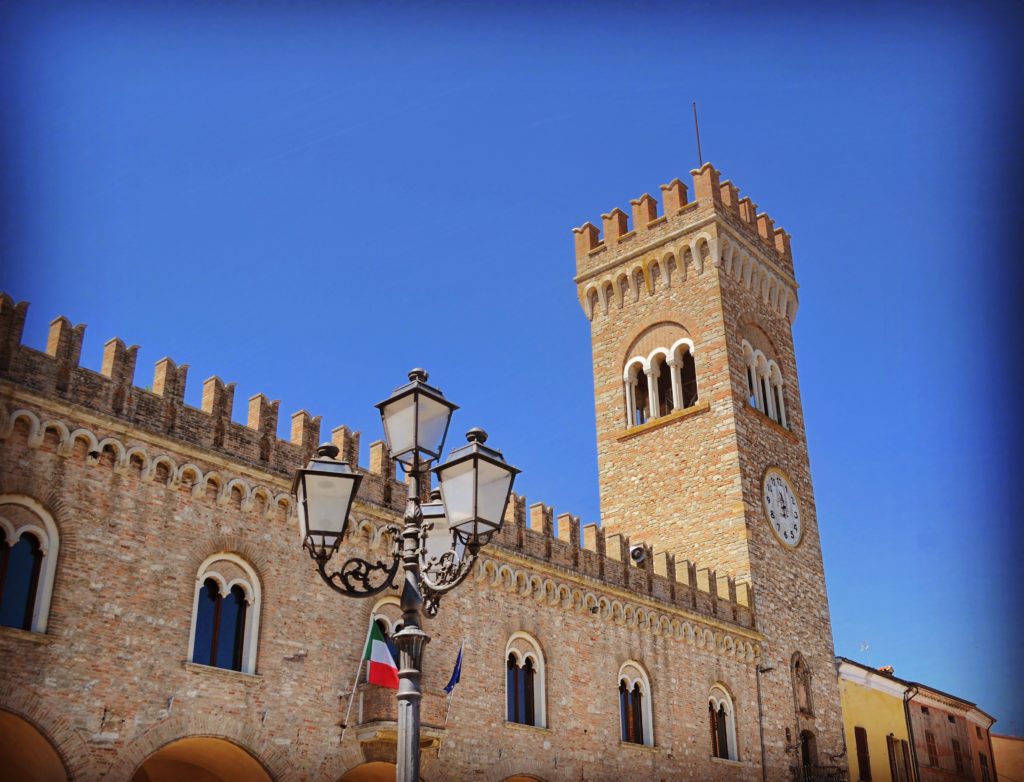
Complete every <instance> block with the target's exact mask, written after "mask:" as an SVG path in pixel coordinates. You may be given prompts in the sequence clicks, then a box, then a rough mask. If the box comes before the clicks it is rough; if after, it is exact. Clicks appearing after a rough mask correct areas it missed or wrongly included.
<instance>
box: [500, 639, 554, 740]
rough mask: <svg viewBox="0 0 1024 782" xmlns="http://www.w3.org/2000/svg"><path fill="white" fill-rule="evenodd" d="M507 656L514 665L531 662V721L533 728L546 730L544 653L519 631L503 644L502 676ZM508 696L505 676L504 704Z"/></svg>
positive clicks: (506, 716) (535, 641)
mask: <svg viewBox="0 0 1024 782" xmlns="http://www.w3.org/2000/svg"><path fill="white" fill-rule="evenodd" d="M509 655H514V656H515V658H516V664H517V665H520V666H523V665H526V661H527V660H532V661H533V719H534V723H535V724H534V726H533V727H536V728H546V727H547V726H548V702H547V687H546V685H545V680H546V678H547V668H546V667H545V665H544V652H543V650H542V649H541V648H540V643H539V642H538V641H537V639H536V638H534V637H533V636H532V635H530V634H529V633H524V632H520V631H517V632H514V633H512V635H510V636H509V637H508V643H506V644H505V656H504V657H503V658H502V666H501V671H502V674H503V675H504V674H505V673H506V670H507V666H508V658H509ZM508 696H509V692H508V676H507V675H505V703H506V704H507V703H508ZM507 712H508V710H507V708H506V714H505V719H506V721H507V720H508V713H507Z"/></svg>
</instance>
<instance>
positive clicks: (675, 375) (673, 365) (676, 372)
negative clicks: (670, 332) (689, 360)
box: [665, 356, 684, 410]
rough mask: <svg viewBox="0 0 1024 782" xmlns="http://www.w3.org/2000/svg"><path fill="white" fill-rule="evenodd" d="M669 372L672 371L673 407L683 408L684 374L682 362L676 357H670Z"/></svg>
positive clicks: (668, 361)
mask: <svg viewBox="0 0 1024 782" xmlns="http://www.w3.org/2000/svg"><path fill="white" fill-rule="evenodd" d="M665 363H666V364H668V368H669V372H671V373H672V409H673V410H682V409H683V406H684V405H683V375H682V362H681V361H680V360H679V359H678V358H677V357H676V356H672V358H670V359H668V360H667V361H666V362H665Z"/></svg>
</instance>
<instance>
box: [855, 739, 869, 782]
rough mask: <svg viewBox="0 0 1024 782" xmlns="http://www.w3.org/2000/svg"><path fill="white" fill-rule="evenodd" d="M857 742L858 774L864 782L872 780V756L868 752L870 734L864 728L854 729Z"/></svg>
mask: <svg viewBox="0 0 1024 782" xmlns="http://www.w3.org/2000/svg"><path fill="white" fill-rule="evenodd" d="M853 735H854V738H855V739H856V741H857V772H858V774H860V777H859V778H860V779H861V780H863V782H870V780H871V755H870V753H869V752H868V732H867V731H866V730H864V728H854V729H853Z"/></svg>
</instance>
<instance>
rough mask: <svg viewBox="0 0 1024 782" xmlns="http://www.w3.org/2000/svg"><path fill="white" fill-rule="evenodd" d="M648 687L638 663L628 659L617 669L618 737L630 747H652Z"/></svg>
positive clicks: (652, 728) (645, 677) (652, 727)
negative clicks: (635, 745)
mask: <svg viewBox="0 0 1024 782" xmlns="http://www.w3.org/2000/svg"><path fill="white" fill-rule="evenodd" d="M651 714H652V709H651V685H650V681H649V680H648V679H647V673H646V672H645V671H644V669H643V668H642V667H641V666H640V664H639V663H637V662H634V661H633V660H629V661H627V662H626V663H624V664H623V665H622V667H621V668H620V669H619V728H620V733H619V737H620V738H621V739H622V740H623V741H628V742H631V743H633V744H646V745H647V746H649V747H650V746H654V723H653V720H652V717H651Z"/></svg>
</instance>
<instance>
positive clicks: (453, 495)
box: [438, 459, 476, 527]
mask: <svg viewBox="0 0 1024 782" xmlns="http://www.w3.org/2000/svg"><path fill="white" fill-rule="evenodd" d="M475 461H476V460H475V459H467V460H466V461H464V462H458V463H456V464H453V465H451V466H450V467H449V466H446V467H444V468H442V469H441V470H440V471H439V473H438V478H439V479H440V483H441V496H442V497H443V498H444V509H445V513H446V514H447V516H448V523H449V524H450V525H451V526H453V527H455V526H459V525H462V524H465V523H466V522H468V521H472V520H473V517H474V516H475V515H476V509H475V508H474V505H475V502H474V501H473V500H474V497H473V494H474V492H473V489H474V486H473V483H474V479H475V478H476V470H475V469H474V463H475Z"/></svg>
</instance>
